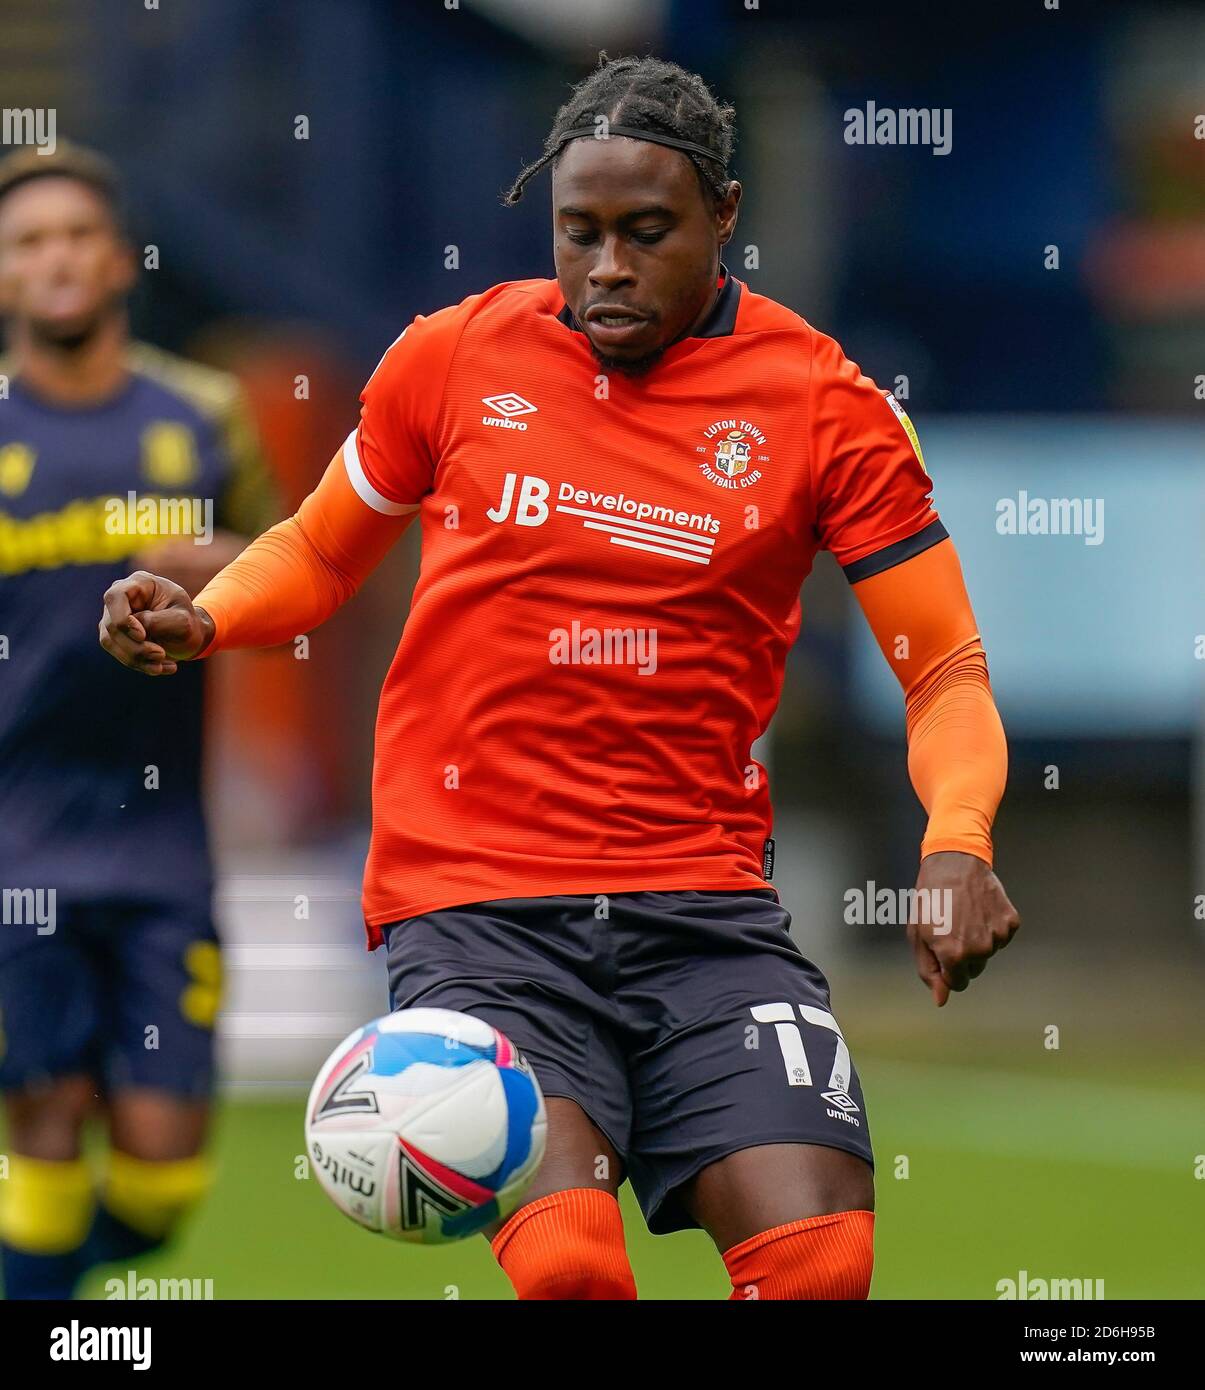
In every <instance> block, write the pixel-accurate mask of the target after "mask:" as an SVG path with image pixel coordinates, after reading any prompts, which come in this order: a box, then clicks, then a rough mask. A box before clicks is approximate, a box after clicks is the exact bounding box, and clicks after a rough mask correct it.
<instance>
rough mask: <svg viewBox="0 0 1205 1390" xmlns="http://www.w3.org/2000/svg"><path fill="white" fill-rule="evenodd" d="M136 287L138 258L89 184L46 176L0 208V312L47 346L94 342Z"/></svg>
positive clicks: (20, 188) (19, 190)
mask: <svg viewBox="0 0 1205 1390" xmlns="http://www.w3.org/2000/svg"><path fill="white" fill-rule="evenodd" d="M133 281H134V267H133V253H132V251H131V250H130V248H129V247H128V246H127V245H126V244H125V242H124V241H123V240H122V237H121V234H120V232H119V230H118V228H117V225H116V223H115V221H114V219H113V215H112V212H111V211H110V209H109V208H108V206H107V205H106V204H105V201H104V199H103V198H102V197H101V196H100V195H99V194H98V193H95V192H94V191H93V190H92V189H91V188H89V187H88V185H87V184H84V183H81V182H79V180H78V179H71V178H65V177H64V178H58V177H51V176H49V175H47V176H44V177H42V178H37V179H31V180H30V182H29V183H25V184H20V185H19V186H18V187H16V188H14V189H13V191H12V192H11V193H9V194H7V195H6V196H5V198H4V199H3V201H0V313H3V314H4V315H5V316H6V317H8V318H11V319H14V320H16V321H17V322H19V323H22V324H23V325H24V326H26V327H27V328H28V330H29V331H30V332H32V333H33V334H35V335H36V336H37V337H38V338H39V339H41V340H42V341H44V342H48V343H59V344H70V343H72V342H79V341H82V340H84V339H87V338H88V337H90V336H91V334H92V333H93V332H94V331H95V330H96V327H97V325H98V324H99V323H100V322H101V321H102V319H104V317H105V316H106V315H108V314H109V313H111V312H113V310H114V309H115V308H116V306H117V305H118V304H119V303H120V302H121V300H122V299H123V298H124V297H125V295H126V294H128V293H129V290H130V288H131V286H132V284H133Z"/></svg>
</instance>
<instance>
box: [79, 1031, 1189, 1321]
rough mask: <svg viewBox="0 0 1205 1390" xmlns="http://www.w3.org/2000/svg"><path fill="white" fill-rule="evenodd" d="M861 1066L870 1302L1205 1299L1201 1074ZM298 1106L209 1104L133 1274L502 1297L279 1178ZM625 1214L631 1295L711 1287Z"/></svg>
mask: <svg viewBox="0 0 1205 1390" xmlns="http://www.w3.org/2000/svg"><path fill="white" fill-rule="evenodd" d="M982 1060H983V1059H982V1058H981V1059H980V1062H982ZM858 1061H859V1070H860V1072H861V1075H862V1077H863V1081H864V1084H865V1086H866V1091H867V1096H868V1104H869V1106H870V1112H871V1121H872V1133H873V1137H874V1141H875V1149H876V1154H877V1161H878V1183H877V1186H878V1220H877V1229H876V1266H875V1276H874V1285H873V1289H872V1297H874V1298H938V1299H941V1298H973V1299H993V1298H996V1297H997V1296H998V1295H997V1290H996V1284H997V1281H998V1280H1001V1279H1005V1278H1012V1279H1016V1278H1017V1275H1018V1272H1019V1271H1020V1270H1026V1271H1028V1273H1029V1276H1030V1277H1031V1278H1082V1279H1084V1280H1088V1279H1102V1280H1103V1281H1104V1292H1105V1297H1106V1298H1126V1297H1142V1298H1202V1297H1205V1263H1203V1262H1202V1261H1201V1259H1200V1247H1201V1239H1202V1236H1203V1234H1205V1179H1202V1178H1200V1177H1198V1176H1197V1173H1199V1172H1201V1171H1202V1162H1205V1160H1201V1159H1200V1158H1198V1156H1199V1155H1201V1154H1202V1153H1203V1152H1205V1127H1203V1125H1202V1112H1203V1111H1205V1106H1202V1104H1201V1099H1200V1098H1201V1095H1202V1093H1205V1075H1202V1073H1201V1072H1200V1071H1199V1070H1195V1069H1194V1068H1192V1067H1189V1066H1187V1065H1182V1066H1181V1067H1180V1068H1179V1069H1178V1070H1173V1071H1165V1073H1164V1075H1163V1076H1162V1077H1161V1078H1159V1079H1157V1080H1155V1081H1153V1082H1152V1081H1151V1080H1150V1078H1149V1073H1148V1075H1147V1076H1144V1075H1143V1073H1142V1072H1141V1071H1140V1070H1138V1069H1137V1068H1135V1069H1134V1070H1133V1071H1132V1073H1127V1074H1122V1073H1119V1070H1118V1067H1117V1066H1107V1067H1106V1066H1104V1065H1101V1064H1100V1063H1099V1062H1098V1064H1097V1068H1096V1070H1091V1069H1087V1068H1084V1067H1081V1068H1079V1069H1078V1070H1072V1069H1069V1068H1068V1067H1067V1066H1066V1065H1064V1064H1063V1063H1062V1062H1057V1063H1053V1064H1047V1065H1046V1066H1042V1065H1040V1064H1035V1066H1034V1067H1033V1068H1032V1069H1031V1070H1029V1071H1017V1070H1007V1069H999V1070H997V1069H993V1068H992V1067H990V1066H986V1067H985V1066H983V1065H978V1066H976V1067H975V1068H971V1067H968V1066H963V1065H952V1064H950V1063H948V1062H946V1061H945V1060H937V1059H935V1058H933V1057H929V1058H925V1057H923V1056H921V1057H916V1056H913V1057H912V1058H911V1059H909V1060H901V1059H900V1057H899V1056H898V1055H896V1056H893V1057H891V1058H888V1057H885V1056H882V1055H875V1054H873V1053H868V1052H867V1051H866V1050H865V1049H862V1050H861V1051H860V1052H859V1057H858ZM302 1104H303V1100H302V1098H301V1097H298V1098H296V1099H295V1100H289V1101H283V1100H273V1101H266V1100H265V1101H253V1102H248V1101H238V1100H235V1101H229V1102H227V1103H226V1104H225V1105H224V1106H223V1108H222V1111H221V1115H220V1125H219V1130H218V1138H217V1146H216V1151H217V1157H218V1160H219V1165H220V1176H219V1182H218V1186H217V1188H216V1190H215V1192H214V1193H213V1195H212V1197H211V1198H210V1200H209V1201H208V1202H207V1204H206V1205H205V1207H204V1209H203V1210H202V1211H201V1212H200V1213H199V1215H198V1216H197V1217H196V1219H194V1220H193V1222H192V1223H191V1225H190V1226H189V1228H188V1229H187V1231H186V1232H185V1233H184V1234H183V1236H182V1238H181V1239H180V1240H179V1241H178V1242H177V1243H176V1244H175V1246H174V1247H173V1248H172V1249H171V1250H170V1251H168V1252H166V1253H164V1254H161V1255H159V1256H156V1257H154V1258H147V1259H144V1260H141V1261H139V1263H138V1274H139V1275H140V1276H142V1277H147V1276H150V1277H163V1278H199V1279H207V1278H208V1279H212V1280H213V1288H214V1296H215V1297H216V1298H346V1299H353V1298H399V1299H445V1298H479V1299H480V1298H489V1299H493V1298H508V1297H510V1289H509V1286H508V1284H507V1282H506V1280H505V1278H504V1277H503V1275H502V1274H501V1272H500V1271H499V1270H498V1269H497V1267H496V1266H495V1264H494V1261H493V1258H492V1256H491V1255H490V1252H489V1249H488V1247H487V1245H486V1243H485V1241H484V1240H482V1239H473V1240H470V1241H468V1242H466V1243H465V1244H463V1245H454V1246H445V1247H440V1248H432V1249H422V1248H416V1247H411V1246H407V1245H401V1244H395V1243H394V1242H392V1241H389V1240H385V1239H382V1238H381V1237H379V1236H373V1235H369V1234H368V1233H366V1232H363V1231H360V1230H358V1229H357V1228H356V1227H355V1226H353V1224H352V1223H351V1222H350V1221H348V1220H347V1219H346V1218H345V1217H343V1216H342V1215H340V1213H339V1212H337V1211H336V1210H335V1208H334V1207H333V1206H332V1205H331V1204H330V1203H329V1202H328V1201H327V1199H326V1198H325V1196H324V1195H323V1194H322V1192H321V1191H320V1190H319V1188H318V1185H317V1183H316V1181H314V1180H313V1179H312V1178H310V1179H298V1178H297V1177H295V1176H294V1173H295V1171H296V1170H297V1165H298V1161H299V1158H300V1156H301V1155H302V1154H303V1152H304V1149H303V1142H302V1135H301V1112H302ZM905 1165H906V1173H907V1176H904V1172H905ZM897 1174H899V1176H897ZM624 1212H625V1219H626V1222H627V1230H628V1248H629V1252H630V1255H631V1258H632V1265H633V1268H634V1269H635V1272H636V1280H637V1285H638V1287H639V1291H640V1296H641V1297H642V1298H656V1299H721V1298H724V1297H726V1295H727V1293H728V1289H729V1286H728V1282H727V1278H726V1275H725V1272H724V1269H723V1266H722V1264H721V1262H720V1259H719V1256H718V1255H717V1254H716V1253H715V1251H714V1250H713V1248H712V1246H711V1243H710V1241H709V1240H708V1239H707V1238H706V1237H705V1236H704V1235H702V1234H701V1233H700V1232H683V1233H681V1234H679V1235H674V1236H659V1237H654V1236H650V1235H649V1234H648V1232H647V1231H646V1230H645V1228H644V1224H643V1221H642V1220H641V1218H640V1213H639V1210H638V1209H637V1207H636V1204H635V1202H634V1201H633V1200H632V1199H631V1194H630V1192H629V1191H628V1190H626V1189H625V1192H624ZM1194 1232H1195V1235H1194V1234H1193V1233H1194ZM117 1273H124V1271H118V1270H115V1269H107V1270H104V1271H97V1272H96V1273H94V1274H93V1275H92V1276H91V1277H90V1279H89V1281H88V1284H87V1286H86V1288H85V1290H84V1293H85V1296H90V1297H93V1298H96V1297H100V1298H103V1297H104V1280H105V1278H106V1277H112V1276H113V1275H114V1274H117Z"/></svg>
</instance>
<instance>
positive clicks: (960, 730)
mask: <svg viewBox="0 0 1205 1390" xmlns="http://www.w3.org/2000/svg"><path fill="white" fill-rule="evenodd" d="M853 588H854V593H855V594H856V595H857V598H858V601H859V603H860V604H861V605H862V611H863V612H864V613H865V614H866V618H867V621H868V622H869V623H870V626H871V630H872V631H873V632H874V635H875V639H876V640H877V642H878V644H879V647H880V649H881V650H882V652H883V655H884V656H885V657H886V658H887V661H888V663H889V664H890V666H891V669H892V670H893V671H894V672H895V674H896V678H897V679H898V680H899V682H900V685H901V686H902V687H903V691H904V700H905V729H906V732H907V738H908V773H909V776H910V777H911V779H912V785H913V787H914V788H915V789H916V794H917V796H918V797H919V798H920V800H921V804H922V805H923V806H924V808H925V810H926V811H927V812H928V813H929V824H928V828H927V830H926V832H925V836H924V839H923V840H922V841H921V857H922V858H923V857H924V856H925V855H926V854H935V853H937V852H938V851H940V850H960V851H962V852H963V853H965V854H973V855H976V856H977V857H978V858H980V859H983V860H986V862H987V863H988V864H991V862H992V819H993V817H994V816H995V814H996V808H997V806H999V804H1000V798H1001V797H1002V796H1003V794H1004V783H1005V780H1006V778H1007V774H1008V747H1007V744H1006V743H1005V738H1004V728H1003V725H1002V724H1001V723H1000V715H999V713H998V711H997V709H996V705H995V701H994V700H993V698H992V688H991V683H990V681H989V678H988V670H987V657H986V655H985V653H984V650H983V643H982V642H981V641H980V639H979V632H978V630H977V628H976V625H975V615H974V613H973V612H972V611H971V603H970V599H969V598H968V596H967V591H966V584H965V583H964V581H963V577H962V566H961V565H960V564H959V563H958V554H957V552H956V551H955V549H954V545H953V542H952V541H949V540H945V541H942V542H940V543H939V544H938V545H935V546H931V547H930V548H929V549H928V550H926V551H923V552H922V553H921V554H920V555H917V556H916V557H915V558H913V559H911V560H906V561H904V563H903V564H900V565H896V566H894V567H893V568H891V569H888V570H884V571H883V572H882V573H881V574H876V575H873V576H871V577H870V578H869V579H864V580H861V581H859V582H858V583H856V584H855V585H854V586H853Z"/></svg>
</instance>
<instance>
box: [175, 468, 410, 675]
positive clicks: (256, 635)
mask: <svg viewBox="0 0 1205 1390" xmlns="http://www.w3.org/2000/svg"><path fill="white" fill-rule="evenodd" d="M416 512H417V509H416V511H412V512H409V513H407V514H405V515H384V514H383V513H381V512H379V511H375V510H374V509H373V508H372V507H370V506H369V505H368V504H367V503H366V502H364V501H362V500H361V498H360V496H359V495H358V494H357V492H356V490H355V488H354V487H353V486H352V483H351V481H350V479H349V478H348V475H347V469H346V467H345V465H344V461H343V457H342V454H337V455H336V456H335V458H334V459H332V461H331V463H330V466H329V467H328V468H327V470H326V472H325V473H324V474H323V475H322V478H321V479H320V481H319V483H318V486H317V487H316V488H315V489H314V491H313V492H311V493H310V495H309V496H308V497H307V498H306V499H305V501H304V502H302V504H301V506H300V507H299V508H298V509H297V512H296V514H295V515H294V516H291V517H289V519H288V520H287V521H282V522H280V523H279V525H277V526H273V527H272V528H271V530H268V531H265V532H264V534H263V535H262V536H259V537H258V538H257V539H256V540H254V541H252V542H251V544H250V545H249V546H248V547H247V548H246V550H244V551H243V552H242V554H241V555H239V556H238V558H237V559H235V560H233V561H232V562H231V563H230V564H229V565H227V566H226V568H225V569H224V570H222V571H221V572H220V573H219V574H217V575H215V576H214V577H213V579H211V580H210V582H209V583H208V584H207V585H206V586H205V588H204V589H202V591H201V592H200V593H199V594H198V595H197V597H196V605H197V607H198V608H203V609H204V610H205V611H206V612H207V613H208V614H209V616H210V617H211V618H212V619H213V623H214V628H215V636H214V639H213V641H212V642H210V644H209V646H208V647H206V649H205V651H204V653H203V655H204V656H210V655H212V654H213V653H214V652H216V651H218V650H219V649H220V648H222V647H272V646H276V645H277V644H278V643H280V642H288V641H291V640H292V639H293V638H294V637H296V636H297V635H298V634H299V633H302V632H309V631H310V630H311V629H313V628H315V627H317V626H318V625H319V624H320V623H323V622H325V621H326V619H327V618H329V617H330V615H331V614H332V613H333V612H334V611H335V609H336V608H338V607H339V606H340V605H341V604H343V603H346V602H347V600H348V599H349V598H351V596H352V595H353V594H354V593H355V592H356V590H357V589H359V587H360V585H361V584H363V582H364V580H365V579H366V578H367V577H368V575H369V574H370V573H371V572H372V570H373V569H374V568H375V567H376V566H377V565H378V564H379V563H380V561H381V559H382V558H383V557H384V555H385V553H386V552H387V551H388V550H389V548H390V546H392V545H393V544H394V542H395V541H396V540H397V539H398V537H399V536H400V535H401V534H402V532H403V531H404V530H405V529H406V527H407V526H408V525H409V524H410V523H411V522H412V521H413V520H414V517H415V515H416Z"/></svg>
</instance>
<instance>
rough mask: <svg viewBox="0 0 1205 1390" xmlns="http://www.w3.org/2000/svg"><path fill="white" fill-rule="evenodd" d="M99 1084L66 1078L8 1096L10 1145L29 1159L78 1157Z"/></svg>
mask: <svg viewBox="0 0 1205 1390" xmlns="http://www.w3.org/2000/svg"><path fill="white" fill-rule="evenodd" d="M95 1099H96V1098H95V1084H94V1083H93V1081H92V1080H91V1079H90V1078H89V1077H86V1076H64V1077H56V1078H54V1079H52V1080H48V1081H45V1082H41V1083H38V1084H36V1085H31V1086H27V1087H25V1088H24V1089H22V1090H20V1091H11V1092H9V1093H8V1094H7V1095H6V1097H5V1116H6V1120H7V1127H8V1142H9V1145H10V1146H11V1148H12V1151H13V1152H14V1153H19V1154H24V1155H25V1156H26V1157H28V1158H42V1159H48V1160H51V1161H57V1162H65V1161H67V1160H69V1159H73V1158H78V1157H79V1153H80V1139H81V1135H82V1133H83V1128H84V1124H85V1122H86V1120H87V1118H88V1115H89V1114H90V1112H91V1111H92V1109H93V1106H94V1105H95Z"/></svg>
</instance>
